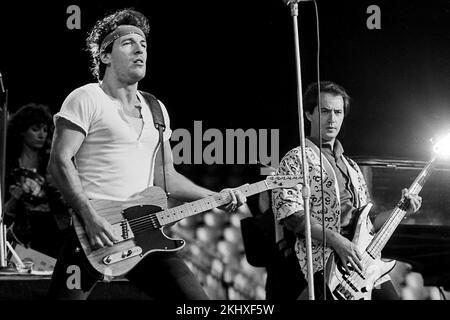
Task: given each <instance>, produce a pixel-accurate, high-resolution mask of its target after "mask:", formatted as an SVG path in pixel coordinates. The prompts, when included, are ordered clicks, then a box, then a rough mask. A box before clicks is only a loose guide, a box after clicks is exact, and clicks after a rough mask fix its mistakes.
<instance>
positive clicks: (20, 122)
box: [6, 103, 53, 169]
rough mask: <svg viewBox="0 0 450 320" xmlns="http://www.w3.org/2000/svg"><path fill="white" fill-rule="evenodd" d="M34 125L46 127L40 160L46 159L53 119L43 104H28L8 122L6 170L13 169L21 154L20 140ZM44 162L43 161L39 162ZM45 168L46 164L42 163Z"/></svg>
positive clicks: (21, 145)
mask: <svg viewBox="0 0 450 320" xmlns="http://www.w3.org/2000/svg"><path fill="white" fill-rule="evenodd" d="M34 125H39V126H40V125H45V126H47V130H48V134H47V141H46V143H45V145H44V146H43V148H42V149H41V150H40V156H41V158H42V159H45V158H46V157H48V151H49V149H50V144H51V137H52V133H53V118H52V114H51V112H50V109H49V107H48V106H46V105H43V104H36V103H29V104H26V105H24V106H22V107H20V108H19V109H18V110H17V111H16V112H15V113H14V114H13V115H12V116H11V118H10V119H9V120H8V131H7V142H6V148H7V150H6V158H7V161H6V162H7V168H9V169H11V168H13V167H14V165H15V162H16V161H17V159H18V158H19V157H20V155H21V153H22V147H23V144H22V139H23V133H25V132H26V131H27V130H28V129H29V128H30V127H32V126H34ZM41 162H45V161H41ZM42 165H43V166H46V165H47V164H46V163H42Z"/></svg>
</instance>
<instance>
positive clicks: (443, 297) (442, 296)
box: [438, 287, 447, 300]
mask: <svg viewBox="0 0 450 320" xmlns="http://www.w3.org/2000/svg"><path fill="white" fill-rule="evenodd" d="M438 289H439V293H440V294H441V300H447V298H446V297H445V293H444V290H443V289H442V287H438Z"/></svg>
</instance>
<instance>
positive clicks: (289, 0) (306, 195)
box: [283, 0, 325, 300]
mask: <svg viewBox="0 0 450 320" xmlns="http://www.w3.org/2000/svg"><path fill="white" fill-rule="evenodd" d="M283 1H284V2H286V4H287V5H289V6H290V8H291V16H292V21H293V27H294V42H295V62H296V71H297V105H298V116H299V131H300V149H301V155H302V169H303V188H302V197H303V204H304V206H303V207H304V210H305V238H306V258H307V259H306V261H307V270H308V274H307V279H308V296H309V300H315V298H314V279H313V266H312V248H311V246H312V244H311V218H310V198H311V188H310V186H309V182H308V181H309V179H308V163H307V161H306V154H305V134H304V127H305V126H304V120H303V95H302V74H301V65H300V45H299V36H298V21H297V17H298V2H300V0H283ZM324 267H325V266H324Z"/></svg>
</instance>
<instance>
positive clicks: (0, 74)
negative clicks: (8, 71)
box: [0, 72, 5, 93]
mask: <svg viewBox="0 0 450 320" xmlns="http://www.w3.org/2000/svg"><path fill="white" fill-rule="evenodd" d="M0 86H1V87H2V93H5V86H4V85H3V77H2V73H1V72H0Z"/></svg>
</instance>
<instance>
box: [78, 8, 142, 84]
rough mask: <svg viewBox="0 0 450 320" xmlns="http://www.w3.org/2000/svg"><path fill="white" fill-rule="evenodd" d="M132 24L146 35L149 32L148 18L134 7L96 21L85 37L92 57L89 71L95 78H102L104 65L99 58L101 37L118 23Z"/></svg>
mask: <svg viewBox="0 0 450 320" xmlns="http://www.w3.org/2000/svg"><path fill="white" fill-rule="evenodd" d="M124 24H127V25H133V26H136V27H138V28H139V29H141V30H142V32H143V33H144V34H145V36H146V37H147V36H148V34H149V32H150V25H149V22H148V19H147V18H146V17H145V16H144V15H143V14H142V13H140V12H138V11H135V10H134V8H127V9H121V10H118V11H116V12H114V13H111V14H109V15H107V16H106V17H104V18H103V19H102V20H99V21H97V22H96V24H95V25H94V27H92V29H91V30H90V31H89V33H88V37H87V38H86V45H87V51H89V53H90V55H91V59H92V66H91V72H92V74H93V75H94V77H95V78H96V79H97V80H99V81H100V80H102V79H103V76H104V74H105V70H106V65H105V64H103V63H102V62H101V59H100V46H101V44H102V41H103V39H105V37H106V36H107V35H108V34H110V33H111V32H112V31H113V30H114V29H116V28H117V27H118V26H120V25H124ZM112 45H113V44H112V43H111V44H110V45H109V46H108V47H106V49H105V52H107V53H109V52H111V50H112Z"/></svg>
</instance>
